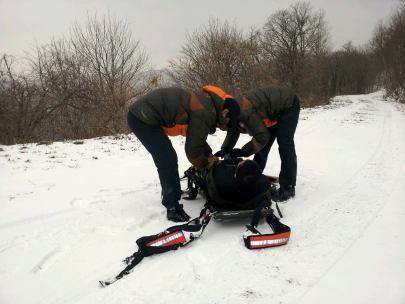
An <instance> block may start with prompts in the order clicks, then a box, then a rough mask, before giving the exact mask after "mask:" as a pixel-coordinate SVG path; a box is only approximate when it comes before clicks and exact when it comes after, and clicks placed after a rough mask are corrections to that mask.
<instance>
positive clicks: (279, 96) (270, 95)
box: [215, 86, 300, 201]
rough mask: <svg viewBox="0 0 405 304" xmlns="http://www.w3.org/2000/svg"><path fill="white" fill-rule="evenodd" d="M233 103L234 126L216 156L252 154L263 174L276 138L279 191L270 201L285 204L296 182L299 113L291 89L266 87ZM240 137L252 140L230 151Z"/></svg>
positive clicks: (248, 93) (251, 91)
mask: <svg viewBox="0 0 405 304" xmlns="http://www.w3.org/2000/svg"><path fill="white" fill-rule="evenodd" d="M234 99H235V100H236V101H237V102H238V104H239V106H240V107H241V114H240V116H239V118H238V119H237V126H236V128H235V130H234V131H228V134H227V136H226V138H225V140H224V143H223V144H222V146H221V150H220V151H218V152H217V153H215V155H216V156H218V157H223V156H224V155H226V154H228V153H229V154H230V155H231V157H248V156H250V155H252V154H255V156H254V161H256V162H257V163H258V164H259V166H260V168H261V170H262V171H263V170H264V168H265V166H266V162H267V157H268V154H269V152H270V149H271V146H272V145H273V143H274V140H275V139H276V138H277V143H278V146H279V154H280V159H281V170H280V174H279V184H280V188H279V189H278V193H277V195H275V196H274V197H273V200H275V201H285V200H288V199H289V198H291V197H294V196H295V185H296V179H297V155H296V152H295V144H294V134H295V130H296V128H297V124H298V117H299V112H300V102H299V99H298V97H297V96H296V95H295V93H294V91H293V90H292V89H290V88H286V87H275V86H266V87H259V88H256V89H253V90H250V91H247V92H245V93H244V94H243V96H241V97H235V98H234ZM240 133H248V134H249V135H251V136H252V137H253V138H252V140H251V141H250V142H248V143H247V144H245V145H244V146H243V147H242V148H241V149H233V148H234V146H235V144H236V142H237V140H238V138H239V134H240Z"/></svg>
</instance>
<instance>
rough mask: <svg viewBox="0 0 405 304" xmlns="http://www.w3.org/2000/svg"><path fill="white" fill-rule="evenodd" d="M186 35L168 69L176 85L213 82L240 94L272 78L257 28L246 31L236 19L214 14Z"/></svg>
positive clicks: (185, 85)
mask: <svg viewBox="0 0 405 304" xmlns="http://www.w3.org/2000/svg"><path fill="white" fill-rule="evenodd" d="M186 38H187V43H186V44H185V45H183V46H182V47H181V51H180V53H181V55H180V56H179V57H177V58H175V59H173V60H170V61H169V66H168V68H167V69H166V70H165V73H166V74H167V75H169V77H170V78H171V80H172V83H174V84H175V85H179V86H182V87H186V88H191V89H200V88H201V87H202V86H204V85H207V84H210V85H215V86H218V87H221V88H222V89H224V90H225V91H226V92H228V93H231V94H237V93H240V92H243V91H245V90H247V89H251V88H252V87H255V86H258V85H261V84H265V83H269V82H270V77H269V76H268V74H266V73H265V64H266V63H265V62H264V61H263V57H262V54H261V50H260V44H259V43H260V41H259V35H258V31H256V30H255V29H254V28H252V29H250V32H249V33H247V34H246V33H245V32H244V30H243V29H242V28H238V26H237V25H236V23H233V24H230V23H229V22H228V21H225V22H223V23H221V22H220V21H219V20H218V19H213V18H211V19H210V20H209V22H208V25H207V26H204V27H203V28H200V29H197V30H195V31H194V32H193V33H192V34H187V36H186Z"/></svg>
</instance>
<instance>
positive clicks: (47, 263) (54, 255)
mask: <svg viewBox="0 0 405 304" xmlns="http://www.w3.org/2000/svg"><path fill="white" fill-rule="evenodd" d="M67 249H68V248H67V247H66V246H59V247H57V248H55V249H54V250H53V251H51V252H50V253H48V254H47V255H45V256H44V257H43V258H42V260H41V261H40V262H39V263H38V265H37V266H35V268H34V269H33V271H32V272H33V273H42V272H44V271H46V270H47V269H48V268H50V267H52V266H53V265H54V264H55V263H56V262H58V261H59V260H60V259H61V258H62V257H63V256H64V255H65V254H66V251H67Z"/></svg>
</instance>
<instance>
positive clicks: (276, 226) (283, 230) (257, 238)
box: [243, 208, 291, 249]
mask: <svg viewBox="0 0 405 304" xmlns="http://www.w3.org/2000/svg"><path fill="white" fill-rule="evenodd" d="M258 209H259V208H256V209H255V213H254V215H253V219H252V222H251V224H250V225H246V228H247V231H246V233H245V234H244V235H243V240H244V242H245V246H246V247H247V248H248V249H259V248H266V247H275V246H281V245H285V244H287V243H288V241H289V240H290V235H291V229H290V227H288V226H287V225H284V224H282V223H280V221H279V220H278V218H277V217H276V216H275V215H274V214H269V215H267V216H266V222H267V223H268V224H269V226H270V227H271V228H272V230H273V232H274V233H272V234H261V233H260V231H259V230H257V228H256V227H257V225H258V223H259V219H260V213H261V210H258Z"/></svg>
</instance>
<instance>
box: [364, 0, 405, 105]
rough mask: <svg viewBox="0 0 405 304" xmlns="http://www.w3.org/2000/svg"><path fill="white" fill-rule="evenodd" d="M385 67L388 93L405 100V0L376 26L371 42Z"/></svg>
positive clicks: (385, 84)
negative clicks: (386, 18) (384, 20)
mask: <svg viewBox="0 0 405 304" xmlns="http://www.w3.org/2000/svg"><path fill="white" fill-rule="evenodd" d="M370 45H371V48H372V50H373V51H374V53H375V54H376V56H377V58H378V60H379V63H380V65H381V67H382V68H383V74H382V77H383V81H384V86H385V88H386V89H387V92H388V95H390V96H392V97H394V98H397V99H398V100H400V101H402V102H405V77H404V74H405V0H399V1H398V6H397V7H396V9H395V10H394V11H393V13H392V14H391V15H390V17H389V18H388V20H387V21H386V22H385V23H384V22H382V21H380V22H379V24H378V25H377V26H376V28H375V30H374V33H373V37H372V39H371V42H370Z"/></svg>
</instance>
